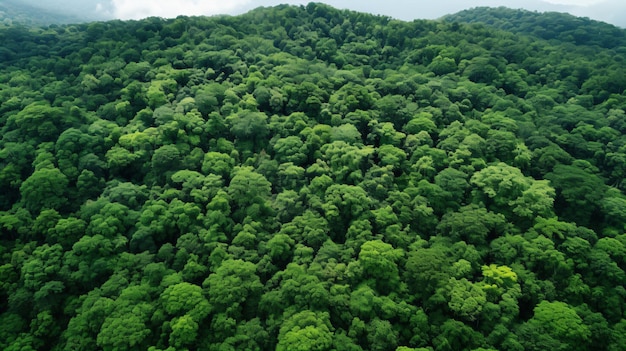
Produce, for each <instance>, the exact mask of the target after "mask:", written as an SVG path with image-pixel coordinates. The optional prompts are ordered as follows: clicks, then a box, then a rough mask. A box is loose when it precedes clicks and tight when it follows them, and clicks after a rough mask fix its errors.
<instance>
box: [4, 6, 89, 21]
mask: <svg viewBox="0 0 626 351" xmlns="http://www.w3.org/2000/svg"><path fill="white" fill-rule="evenodd" d="M90 20H93V18H82V17H80V16H75V15H66V14H62V13H57V12H53V11H49V10H45V9H41V8H37V7H33V6H30V5H27V4H24V3H23V2H20V1H14V0H9V1H3V2H0V25H3V26H10V25H14V24H21V25H28V26H47V25H50V24H68V23H82V22H88V21H90Z"/></svg>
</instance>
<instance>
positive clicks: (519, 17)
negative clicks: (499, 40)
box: [443, 7, 626, 49]
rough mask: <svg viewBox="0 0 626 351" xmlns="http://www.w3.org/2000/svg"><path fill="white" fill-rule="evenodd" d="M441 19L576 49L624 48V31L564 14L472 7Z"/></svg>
mask: <svg viewBox="0 0 626 351" xmlns="http://www.w3.org/2000/svg"><path fill="white" fill-rule="evenodd" d="M443 19H444V20H446V21H449V22H462V23H484V24H487V25H490V26H493V27H496V28H498V29H503V30H506V31H510V32H514V33H524V34H530V35H533V36H536V37H539V38H541V39H546V40H553V39H556V40H558V41H563V42H570V43H574V44H576V45H597V46H600V47H604V48H609V49H610V48H618V47H624V46H626V29H622V28H619V27H616V26H614V25H611V24H608V23H605V22H600V21H595V20H591V19H589V18H584V17H575V16H572V15H570V14H567V13H560V12H544V13H542V12H534V11H527V10H513V9H510V8H506V7H497V8H492V7H475V8H472V9H469V10H464V11H461V12H458V13H456V14H452V15H448V16H445V17H443Z"/></svg>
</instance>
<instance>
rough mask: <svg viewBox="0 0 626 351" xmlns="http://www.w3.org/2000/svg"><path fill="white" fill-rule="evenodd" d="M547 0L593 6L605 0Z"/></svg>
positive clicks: (549, 0)
mask: <svg viewBox="0 0 626 351" xmlns="http://www.w3.org/2000/svg"><path fill="white" fill-rule="evenodd" d="M545 2H549V3H552V4H558V5H572V6H593V5H597V4H599V3H601V2H604V0H545Z"/></svg>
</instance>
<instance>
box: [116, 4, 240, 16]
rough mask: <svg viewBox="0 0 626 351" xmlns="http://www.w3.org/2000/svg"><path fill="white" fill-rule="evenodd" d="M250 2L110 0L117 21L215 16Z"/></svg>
mask: <svg viewBox="0 0 626 351" xmlns="http://www.w3.org/2000/svg"><path fill="white" fill-rule="evenodd" d="M249 2H250V0H221V1H220V0H112V5H113V15H114V16H115V17H116V18H119V19H140V18H145V17H149V16H158V17H165V18H173V17H176V16H179V15H188V16H191V15H216V14H225V13H231V12H233V11H236V10H237V8H239V7H241V6H244V5H246V4H247V3H249Z"/></svg>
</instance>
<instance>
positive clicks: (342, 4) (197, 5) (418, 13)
mask: <svg viewBox="0 0 626 351" xmlns="http://www.w3.org/2000/svg"><path fill="white" fill-rule="evenodd" d="M21 1H22V2H24V3H28V4H30V5H32V6H35V7H42V8H47V9H49V10H53V11H56V12H59V11H62V12H65V13H66V14H70V15H79V16H83V17H85V16H86V17H90V18H99V19H111V18H118V19H124V20H126V19H141V18H145V17H149V16H158V17H166V18H171V17H176V16H178V15H188V16H192V15H216V14H230V15H237V14H241V13H244V12H246V11H249V10H251V9H254V8H256V7H259V6H274V5H278V4H282V3H289V4H297V5H302V4H306V3H308V2H309V1H308V0H47V1H41V0H21ZM318 2H323V3H327V4H329V5H331V6H334V7H337V8H341V9H351V10H356V11H363V12H370V13H375V14H381V15H387V16H390V17H394V18H397V19H401V20H406V21H410V20H413V19H436V18H439V17H441V16H444V15H446V14H451V13H455V12H458V11H461V10H464V9H467V8H471V7H476V6H495V7H497V6H507V7H510V8H516V9H517V8H525V9H527V10H532V11H560V12H569V13H571V14H573V15H576V16H583V17H589V18H592V19H596V20H600V21H604V22H608V23H612V24H615V25H617V26H620V27H624V28H626V1H624V0H473V1H467V0H435V1H432V0H326V1H324V0H320V1H318Z"/></svg>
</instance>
